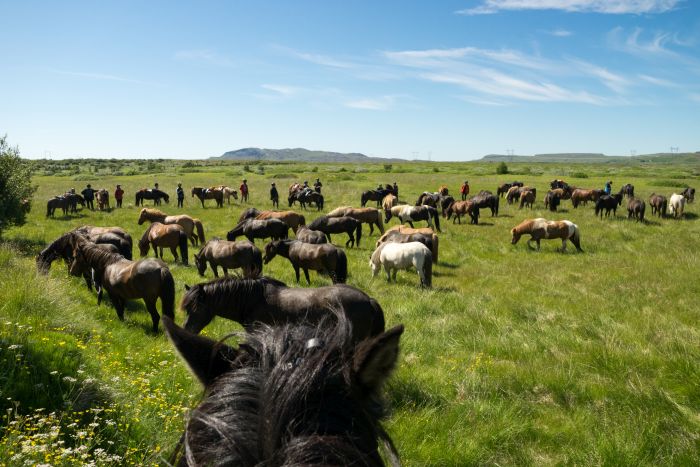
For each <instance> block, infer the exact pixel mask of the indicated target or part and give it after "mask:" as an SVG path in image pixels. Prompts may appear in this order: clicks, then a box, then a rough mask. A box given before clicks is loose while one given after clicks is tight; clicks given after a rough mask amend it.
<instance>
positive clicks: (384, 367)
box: [353, 324, 403, 392]
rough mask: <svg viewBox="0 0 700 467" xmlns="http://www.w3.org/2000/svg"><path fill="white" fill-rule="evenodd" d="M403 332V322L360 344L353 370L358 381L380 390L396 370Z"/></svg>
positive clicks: (369, 387)
mask: <svg viewBox="0 0 700 467" xmlns="http://www.w3.org/2000/svg"><path fill="white" fill-rule="evenodd" d="M401 334H403V325H402V324H400V325H398V326H396V327H393V328H391V329H389V330H388V331H386V332H384V333H382V334H380V335H378V336H376V337H374V338H373V339H370V340H366V341H364V342H362V343H360V344H359V345H358V347H357V350H356V351H355V358H354V359H353V370H354V373H355V376H356V378H357V382H358V383H359V384H360V385H362V386H364V388H365V389H367V390H368V391H370V392H372V391H376V390H378V389H379V388H380V387H381V386H382V385H383V384H384V382H385V381H386V380H387V378H389V376H390V375H391V372H392V371H393V370H394V367H395V366H396V360H397V359H398V356H399V339H400V338H401Z"/></svg>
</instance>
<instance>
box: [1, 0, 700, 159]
mask: <svg viewBox="0 0 700 467" xmlns="http://www.w3.org/2000/svg"><path fill="white" fill-rule="evenodd" d="M0 11H2V14H3V18H4V20H3V27H2V28H0V57H1V59H0V102H1V104H0V133H2V134H4V133H7V135H8V138H9V141H10V142H11V144H16V145H18V146H19V148H20V151H21V153H22V155H23V156H25V157H32V158H36V157H44V156H51V157H53V158H60V157H178V158H186V157H210V156H217V155H220V154H222V153H223V152H225V151H227V150H231V149H238V148H242V147H250V146H257V147H266V148H283V147H305V148H309V149H322V150H331V151H340V152H362V153H365V154H368V155H373V156H386V157H405V158H421V159H426V158H428V157H429V156H430V157H431V158H432V159H433V160H469V159H475V158H479V157H481V156H483V155H484V154H489V153H501V154H503V153H506V152H507V151H513V152H514V153H515V154H534V153H548V152H563V151H567V152H569V151H571V152H604V153H606V154H617V155H628V154H630V152H631V151H636V153H638V154H643V153H652V152H662V151H669V148H670V147H671V146H674V147H678V148H679V149H680V151H697V150H700V141H699V135H700V2H697V1H695V0H693V1H691V0H685V1H683V0H607V1H604V0H539V1H536V0H463V1H442V2H438V1H436V2H427V1H413V2H409V1H382V2H379V1H352V2H340V1H330V0H329V1H322V0H318V1H242V0H241V1H220V2H219V1H202V2H187V3H184V2H174V1H162V2H157V1H150V2H142V1H120V2H111V1H99V2H95V1H85V2H73V1H66V2H48V1H47V2H36V1H17V2H6V1H0Z"/></svg>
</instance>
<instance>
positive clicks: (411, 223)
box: [406, 220, 415, 229]
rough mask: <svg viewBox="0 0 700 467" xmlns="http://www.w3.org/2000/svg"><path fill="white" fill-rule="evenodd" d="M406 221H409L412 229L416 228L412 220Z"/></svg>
mask: <svg viewBox="0 0 700 467" xmlns="http://www.w3.org/2000/svg"><path fill="white" fill-rule="evenodd" d="M406 222H408V225H410V226H411V228H412V229H413V228H415V227H413V222H412V221H411V220H408V221H406Z"/></svg>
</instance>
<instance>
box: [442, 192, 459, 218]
mask: <svg viewBox="0 0 700 467" xmlns="http://www.w3.org/2000/svg"><path fill="white" fill-rule="evenodd" d="M454 202H455V199H454V197H453V196H452V195H446V196H441V197H440V210H441V211H442V217H447V212H446V211H447V208H449V207H450V206H452V203H454Z"/></svg>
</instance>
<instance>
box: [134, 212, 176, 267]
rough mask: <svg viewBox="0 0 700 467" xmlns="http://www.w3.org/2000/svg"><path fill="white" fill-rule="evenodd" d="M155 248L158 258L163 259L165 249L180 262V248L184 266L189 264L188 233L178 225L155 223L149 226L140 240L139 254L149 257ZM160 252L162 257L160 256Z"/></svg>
mask: <svg viewBox="0 0 700 467" xmlns="http://www.w3.org/2000/svg"><path fill="white" fill-rule="evenodd" d="M151 246H153V251H154V252H155V254H156V258H157V257H158V256H160V259H163V248H170V252H171V253H172V254H173V256H174V257H175V261H177V260H178V256H177V249H178V247H179V248H180V255H182V264H187V261H188V260H187V232H185V229H183V228H182V226H181V225H178V224H161V223H160V222H154V223H152V224H151V225H149V226H148V228H147V229H146V231H145V232H144V233H143V236H142V237H141V240H139V252H140V253H141V256H146V255H148V250H149V249H150V247H151ZM159 250H160V255H159V254H158V253H159Z"/></svg>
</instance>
